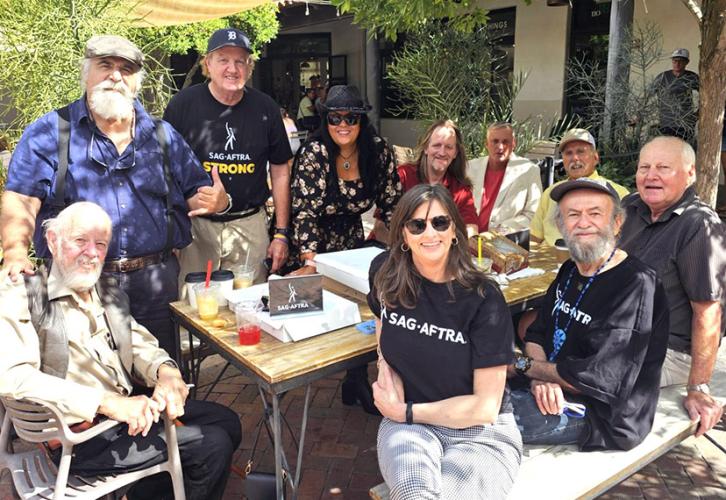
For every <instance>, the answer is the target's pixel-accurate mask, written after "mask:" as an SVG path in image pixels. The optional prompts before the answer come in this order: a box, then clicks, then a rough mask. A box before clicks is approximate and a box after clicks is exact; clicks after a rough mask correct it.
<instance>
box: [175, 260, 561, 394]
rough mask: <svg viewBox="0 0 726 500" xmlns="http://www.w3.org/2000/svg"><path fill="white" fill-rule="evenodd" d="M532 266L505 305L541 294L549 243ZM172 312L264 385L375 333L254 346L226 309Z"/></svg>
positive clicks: (551, 266) (551, 268)
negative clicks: (203, 315)
mask: <svg viewBox="0 0 726 500" xmlns="http://www.w3.org/2000/svg"><path fill="white" fill-rule="evenodd" d="M530 262H531V264H530V265H531V266H532V267H537V268H541V269H545V270H546V271H548V272H546V273H545V274H544V275H541V276H535V277H531V278H523V279H521V280H516V281H513V282H511V283H510V285H509V286H508V287H506V288H505V289H504V296H505V298H506V299H507V302H508V303H510V304H515V303H520V302H523V301H525V300H528V299H531V298H535V297H538V296H541V295H543V294H544V293H545V291H546V290H547V287H548V286H549V284H550V283H551V282H552V280H553V279H554V277H555V274H554V273H555V272H556V269H557V265H558V258H557V256H556V253H555V250H554V249H552V248H551V247H544V246H543V247H542V248H536V249H533V252H532V253H531V255H530ZM333 291H334V292H335V293H338V294H339V295H343V296H346V295H347V298H351V299H352V300H355V299H356V297H355V295H354V294H345V293H341V292H343V291H342V290H340V289H335V290H333ZM357 302H358V307H359V309H360V315H361V319H362V320H363V321H366V320H369V319H373V313H371V311H370V309H369V308H368V305H367V304H365V303H361V302H360V301H357ZM170 307H171V310H172V314H173V315H174V316H175V317H176V318H177V320H178V321H179V322H180V323H181V324H182V326H184V327H186V328H188V329H190V330H191V331H192V333H193V334H195V335H197V336H199V337H201V338H203V339H205V340H207V341H208V342H210V343H211V344H213V345H214V346H216V347H215V350H221V351H223V353H226V354H227V356H225V357H227V358H228V359H229V358H233V359H234V360H235V361H237V362H238V363H240V364H241V365H243V366H244V367H245V368H247V369H248V370H249V371H250V372H252V373H254V374H255V375H257V376H258V377H260V379H261V380H262V381H264V382H266V383H267V384H270V385H271V384H277V383H280V382H284V381H287V380H290V379H293V378H295V377H299V376H302V375H306V374H309V373H312V372H314V371H315V370H319V369H323V368H325V367H328V366H331V365H334V364H336V363H339V362H343V361H346V360H349V359H352V358H355V357H357V356H360V355H363V354H367V353H370V352H372V351H373V350H375V348H376V337H375V335H365V334H363V333H361V332H360V331H358V330H357V329H356V328H355V326H349V327H346V328H342V329H340V330H336V331H333V332H329V333H326V334H323V335H318V336H316V337H312V338H309V339H306V340H302V341H298V342H281V341H279V340H277V339H276V338H275V337H273V336H271V335H269V334H267V333H266V332H264V331H263V332H262V335H261V340H260V343H259V344H257V345H254V346H241V345H239V341H238V335H237V329H236V326H235V317H234V313H233V312H232V311H230V310H229V309H227V308H222V309H220V314H219V317H220V318H222V319H224V320H225V321H226V325H225V326H224V327H222V328H216V327H214V326H212V324H211V323H210V322H206V321H202V320H201V319H200V318H199V315H198V314H197V311H196V310H195V309H193V308H192V307H191V306H190V305H189V304H188V303H187V302H186V301H178V302H174V303H172V304H170Z"/></svg>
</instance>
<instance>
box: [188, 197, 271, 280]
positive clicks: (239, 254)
mask: <svg viewBox="0 0 726 500" xmlns="http://www.w3.org/2000/svg"><path fill="white" fill-rule="evenodd" d="M192 238H193V240H192V243H191V244H190V245H189V246H188V247H186V248H184V249H182V251H181V255H180V258H179V264H180V267H181V270H180V272H179V290H180V293H181V289H182V287H183V286H184V277H185V276H186V275H187V273H191V272H198V271H206V269H207V261H208V260H210V259H211V261H212V269H230V270H232V269H233V268H234V266H239V265H241V264H244V263H245V261H247V262H248V265H250V266H252V267H254V268H255V283H262V282H264V281H265V280H266V279H267V270H266V269H265V266H264V265H263V264H262V261H263V260H265V258H266V257H267V247H268V246H269V245H270V239H269V237H268V236H267V215H266V214H265V211H264V210H263V209H261V210H260V211H259V212H257V213H256V214H254V215H251V216H249V217H245V218H244V219H237V220H233V221H230V222H213V221H211V220H209V219H205V218H203V217H194V218H192ZM247 254H249V258H247Z"/></svg>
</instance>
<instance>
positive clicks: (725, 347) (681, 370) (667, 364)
mask: <svg viewBox="0 0 726 500" xmlns="http://www.w3.org/2000/svg"><path fill="white" fill-rule="evenodd" d="M724 369H726V341H722V342H721V347H720V348H719V350H718V354H717V355H716V366H715V367H714V371H716V370H719V371H722V370H724ZM690 372H691V355H690V354H685V353H682V352H678V351H675V350H673V349H668V350H667V351H666V357H665V361H664V362H663V369H662V370H661V372H660V386H661V387H668V386H669V385H685V384H687V383H688V375H689V373H690Z"/></svg>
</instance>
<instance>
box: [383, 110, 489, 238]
mask: <svg viewBox="0 0 726 500" xmlns="http://www.w3.org/2000/svg"><path fill="white" fill-rule="evenodd" d="M416 155H417V156H416V161H415V162H414V163H404V164H402V165H399V166H398V176H399V177H400V179H401V186H402V187H403V192H404V193H405V192H406V191H408V190H409V189H411V188H412V187H413V186H416V185H418V184H422V183H423V184H442V185H443V186H444V187H445V188H446V189H448V190H449V193H450V194H451V197H452V198H453V199H454V204H456V208H457V209H458V211H459V215H461V217H462V219H464V223H465V224H466V231H467V236H469V237H472V236H475V235H477V234H479V228H478V224H479V219H478V218H477V215H476V206H475V204H474V196H473V194H472V187H471V180H469V178H468V177H467V175H466V151H465V149H464V139H463V137H462V135H461V130H459V127H458V126H457V125H456V123H455V122H453V121H452V120H437V121H435V122H433V123H432V124H431V125H430V126H429V128H427V129H426V131H425V132H424V134H423V135H422V136H421V137H420V138H419V142H418V144H417V145H416ZM375 237H376V238H377V239H379V240H381V241H387V240H388V231H387V230H386V228H385V226H383V224H382V223H381V222H380V221H379V220H378V214H377V213H376V226H375Z"/></svg>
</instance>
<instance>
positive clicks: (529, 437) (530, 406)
mask: <svg viewBox="0 0 726 500" xmlns="http://www.w3.org/2000/svg"><path fill="white" fill-rule="evenodd" d="M511 398H512V406H513V407H514V418H515V420H516V421H517V427H519V432H521V433H522V442H524V443H525V444H574V443H577V439H578V438H579V437H580V435H582V433H584V432H587V429H588V423H587V418H572V417H568V416H567V415H565V414H562V415H542V412H540V411H539V408H538V407H537V402H536V401H535V400H534V396H532V393H531V392H530V391H527V390H516V391H512V392H511Z"/></svg>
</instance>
